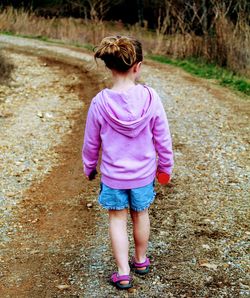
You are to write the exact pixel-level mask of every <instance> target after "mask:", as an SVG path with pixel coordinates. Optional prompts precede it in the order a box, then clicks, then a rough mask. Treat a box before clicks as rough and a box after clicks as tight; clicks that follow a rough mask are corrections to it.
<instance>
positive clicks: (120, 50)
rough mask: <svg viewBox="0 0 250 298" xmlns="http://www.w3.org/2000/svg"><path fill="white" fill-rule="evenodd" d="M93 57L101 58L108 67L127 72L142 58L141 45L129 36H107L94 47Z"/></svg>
mask: <svg viewBox="0 0 250 298" xmlns="http://www.w3.org/2000/svg"><path fill="white" fill-rule="evenodd" d="M94 57H95V59H96V58H100V59H101V60H103V61H104V63H105V65H106V66H107V67H108V68H109V69H112V70H116V71H119V72H127V71H128V70H129V69H130V68H131V67H132V66H133V65H134V64H136V63H139V62H141V61H142V60H143V54H142V45H141V43H140V42H139V41H138V40H136V39H134V38H131V37H127V36H108V37H105V38H104V39H103V40H102V41H101V43H100V45H99V46H97V47H96V48H95V54H94Z"/></svg>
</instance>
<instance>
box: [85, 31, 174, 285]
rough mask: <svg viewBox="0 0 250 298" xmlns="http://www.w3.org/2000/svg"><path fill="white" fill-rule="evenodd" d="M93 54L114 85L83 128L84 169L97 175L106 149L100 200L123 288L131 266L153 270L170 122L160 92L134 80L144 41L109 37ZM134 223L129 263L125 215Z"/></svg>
mask: <svg viewBox="0 0 250 298" xmlns="http://www.w3.org/2000/svg"><path fill="white" fill-rule="evenodd" d="M94 56H95V58H100V59H101V60H103V61H104V63H105V65H106V67H107V68H109V69H110V70H111V73H112V77H113V86H112V88H111V89H108V88H105V89H104V90H102V91H101V92H99V93H98V94H97V95H96V96H95V97H94V98H93V100H92V102H91V105H90V108H89V111H88V117H87V122H86V128H85V136H84V144H83V150H82V157H83V163H84V172H85V174H86V176H87V177H89V179H90V180H91V179H93V178H94V176H95V174H96V173H97V172H96V166H97V162H98V157H99V150H100V148H101V147H102V160H101V167H100V170H101V174H102V176H101V192H100V195H99V203H100V204H101V205H102V207H104V208H105V209H107V210H108V212H109V233H110V238H111V244H112V250H113V255H114V257H115V260H116V264H117V267H118V271H117V272H115V273H113V274H112V276H111V282H112V283H113V284H115V285H116V286H117V287H118V288H120V289H128V288H130V287H131V286H132V278H131V275H130V267H131V268H133V269H134V271H135V273H137V274H146V273H148V271H149V265H150V261H149V259H148V258H147V256H146V252H147V247H148V240H149V232H150V222H149V214H148V208H149V206H150V204H151V203H152V202H153V200H154V196H155V192H154V180H155V176H157V177H158V180H159V181H160V179H161V181H163V182H165V183H167V182H168V181H169V180H170V174H171V171H172V167H173V152H172V142H171V136H170V132H169V127H168V121H167V118H166V114H165V111H164V108H163V106H162V103H161V100H160V98H159V96H158V95H157V93H156V91H155V90H154V89H152V88H150V87H148V86H146V85H141V84H136V79H137V78H138V76H139V72H140V68H141V63H142V60H143V55H142V46H141V43H140V42H139V41H137V40H135V39H133V38H129V37H125V36H111V37H106V38H104V39H103V40H102V42H101V43H100V45H99V46H98V47H97V48H96V49H95V55H94ZM128 208H129V209H130V215H131V218H132V222H133V236H134V242H135V252H134V256H133V258H132V260H131V262H130V264H129V257H128V250H129V243H128V234H127V216H128Z"/></svg>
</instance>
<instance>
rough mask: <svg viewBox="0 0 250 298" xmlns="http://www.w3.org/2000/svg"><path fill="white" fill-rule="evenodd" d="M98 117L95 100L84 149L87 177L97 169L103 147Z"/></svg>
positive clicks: (91, 107)
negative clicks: (101, 147)
mask: <svg viewBox="0 0 250 298" xmlns="http://www.w3.org/2000/svg"><path fill="white" fill-rule="evenodd" d="M96 115H97V113H96V109H95V101H94V100H93V101H92V103H91V105H90V108H89V111H88V116H87V121H86V127H85V133H84V142H83V147H82V161H83V167H84V173H85V174H86V175H87V176H89V174H90V173H91V172H92V171H93V170H94V169H96V166H97V163H98V158H99V150H100V146H101V138H100V124H99V122H98V119H97V117H96Z"/></svg>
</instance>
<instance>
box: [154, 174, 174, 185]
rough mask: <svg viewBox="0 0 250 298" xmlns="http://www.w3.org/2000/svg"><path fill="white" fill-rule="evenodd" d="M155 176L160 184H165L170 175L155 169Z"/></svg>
mask: <svg viewBox="0 0 250 298" xmlns="http://www.w3.org/2000/svg"><path fill="white" fill-rule="evenodd" d="M156 178H157V180H158V182H159V183H160V184H162V185H166V184H168V183H169V181H170V178H171V177H170V175H169V174H167V173H164V172H159V171H157V172H156Z"/></svg>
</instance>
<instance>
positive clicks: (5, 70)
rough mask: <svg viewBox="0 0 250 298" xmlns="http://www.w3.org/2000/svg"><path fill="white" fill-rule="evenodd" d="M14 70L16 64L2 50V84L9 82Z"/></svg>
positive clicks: (0, 53)
mask: <svg viewBox="0 0 250 298" xmlns="http://www.w3.org/2000/svg"><path fill="white" fill-rule="evenodd" d="M13 70H14V65H13V64H12V63H11V61H10V60H9V59H8V58H7V57H6V56H5V55H4V54H3V53H2V52H1V51H0V84H3V83H8V82H9V80H10V79H11V74H12V72H13Z"/></svg>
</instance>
